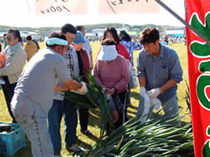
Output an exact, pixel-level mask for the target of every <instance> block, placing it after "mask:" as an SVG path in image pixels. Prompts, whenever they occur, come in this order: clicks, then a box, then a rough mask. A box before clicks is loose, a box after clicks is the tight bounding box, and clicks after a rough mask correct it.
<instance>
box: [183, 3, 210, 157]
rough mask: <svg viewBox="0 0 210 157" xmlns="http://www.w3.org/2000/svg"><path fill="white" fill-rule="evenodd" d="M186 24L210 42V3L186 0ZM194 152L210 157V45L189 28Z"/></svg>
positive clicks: (188, 43)
mask: <svg viewBox="0 0 210 157" xmlns="http://www.w3.org/2000/svg"><path fill="white" fill-rule="evenodd" d="M185 5H186V21H187V22H188V23H189V24H190V25H191V26H192V27H194V28H195V29H196V30H197V31H198V32H199V33H201V34H202V35H203V36H205V37H206V38H207V39H208V40H210V12H209V11H210V2H209V0H185ZM186 35H187V50H188V71H189V86H190V98H191V111H192V123H193V134H194V149H195V156H196V157H202V156H203V157H209V156H210V45H208V44H207V43H206V42H204V40H202V39H201V38H200V37H198V36H197V35H196V34H195V33H193V32H192V31H191V30H189V29H188V28H186Z"/></svg>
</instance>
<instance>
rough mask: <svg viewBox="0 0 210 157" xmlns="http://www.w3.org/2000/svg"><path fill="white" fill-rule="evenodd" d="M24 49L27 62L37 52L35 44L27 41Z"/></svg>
mask: <svg viewBox="0 0 210 157" xmlns="http://www.w3.org/2000/svg"><path fill="white" fill-rule="evenodd" d="M24 49H25V52H26V53H27V60H28V61H29V60H30V59H31V57H32V56H33V55H34V54H35V53H36V52H37V51H38V49H37V46H36V44H35V42H34V41H32V40H29V41H27V43H26V45H25V48H24Z"/></svg>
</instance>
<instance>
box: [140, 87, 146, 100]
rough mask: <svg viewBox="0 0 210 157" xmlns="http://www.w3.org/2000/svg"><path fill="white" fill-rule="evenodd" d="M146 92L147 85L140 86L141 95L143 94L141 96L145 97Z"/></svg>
mask: <svg viewBox="0 0 210 157" xmlns="http://www.w3.org/2000/svg"><path fill="white" fill-rule="evenodd" d="M145 93H146V89H145V87H141V88H140V95H141V97H143V98H144V96H145Z"/></svg>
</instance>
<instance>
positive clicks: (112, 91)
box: [107, 88, 115, 95]
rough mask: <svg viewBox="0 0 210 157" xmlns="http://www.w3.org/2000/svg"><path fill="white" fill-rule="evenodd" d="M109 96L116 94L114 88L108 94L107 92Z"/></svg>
mask: <svg viewBox="0 0 210 157" xmlns="http://www.w3.org/2000/svg"><path fill="white" fill-rule="evenodd" d="M107 93H108V94H110V95H113V94H114V93H115V89H114V88H112V89H110V90H108V92H107Z"/></svg>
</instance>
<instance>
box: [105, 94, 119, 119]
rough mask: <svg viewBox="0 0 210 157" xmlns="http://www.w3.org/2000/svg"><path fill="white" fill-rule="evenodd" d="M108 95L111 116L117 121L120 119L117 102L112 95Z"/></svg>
mask: <svg viewBox="0 0 210 157" xmlns="http://www.w3.org/2000/svg"><path fill="white" fill-rule="evenodd" d="M107 97H108V100H109V107H110V113H111V118H112V120H113V121H114V122H116V121H117V120H118V119H119V114H118V112H117V109H116V107H115V102H114V100H113V99H112V97H111V96H110V95H108V96H107Z"/></svg>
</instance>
